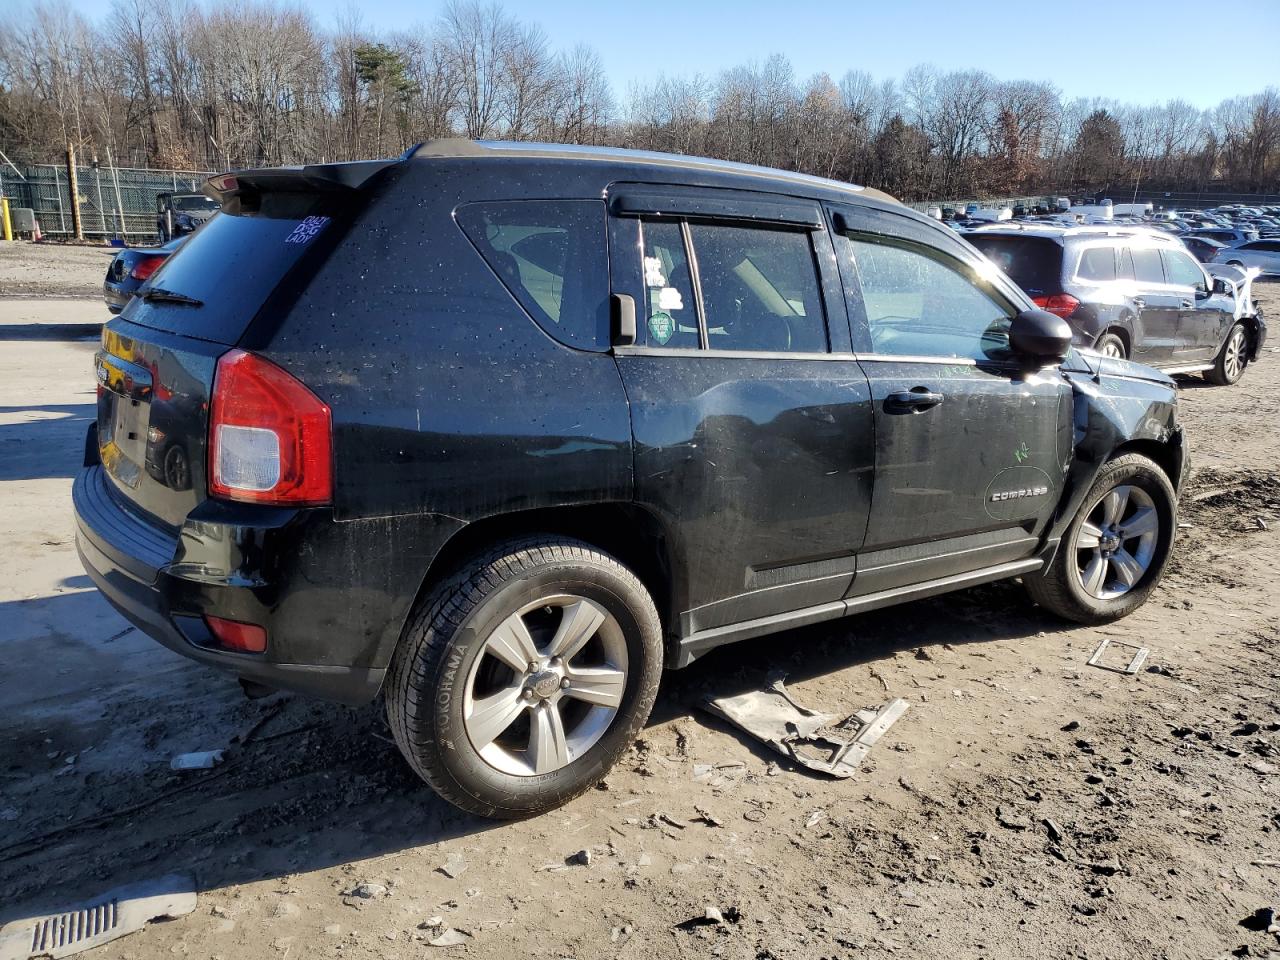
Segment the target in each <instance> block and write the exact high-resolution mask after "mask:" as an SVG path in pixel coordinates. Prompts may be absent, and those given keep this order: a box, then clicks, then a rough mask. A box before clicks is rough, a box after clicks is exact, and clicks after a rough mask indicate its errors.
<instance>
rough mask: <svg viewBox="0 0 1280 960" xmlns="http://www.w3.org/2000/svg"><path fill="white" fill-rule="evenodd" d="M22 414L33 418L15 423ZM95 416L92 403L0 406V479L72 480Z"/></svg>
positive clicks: (80, 461)
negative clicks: (86, 433)
mask: <svg viewBox="0 0 1280 960" xmlns="http://www.w3.org/2000/svg"><path fill="white" fill-rule="evenodd" d="M23 414H26V415H29V416H32V417H33V418H34V419H30V420H18V421H16V422H15V421H14V417H15V416H19V415H23ZM96 416H97V408H96V407H95V405H94V404H92V403H65V404H50V405H47V406H0V480H46V479H51V478H55V477H61V478H67V477H74V476H75V475H76V472H77V471H78V470H79V469H80V467H81V466H82V465H83V459H84V457H83V452H84V437H85V431H86V430H87V429H88V426H89V424H90V423H92V422H93V421H94V419H95V418H96Z"/></svg>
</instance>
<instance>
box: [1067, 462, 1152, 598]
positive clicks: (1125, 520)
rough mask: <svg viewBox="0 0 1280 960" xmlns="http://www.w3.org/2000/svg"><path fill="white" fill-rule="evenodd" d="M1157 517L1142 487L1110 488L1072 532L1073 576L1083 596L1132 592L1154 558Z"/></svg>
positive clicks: (1106, 595) (1100, 596)
mask: <svg viewBox="0 0 1280 960" xmlns="http://www.w3.org/2000/svg"><path fill="white" fill-rule="evenodd" d="M1159 533H1160V515H1159V513H1157V512H1156V505H1155V501H1154V500H1152V498H1151V496H1150V494H1148V493H1147V492H1146V491H1145V490H1143V489H1142V488H1141V487H1136V486H1132V485H1128V484H1126V485H1123V486H1118V487H1115V488H1114V489H1112V490H1109V491H1108V492H1107V493H1106V494H1104V495H1103V497H1102V498H1101V499H1100V500H1099V501H1098V502H1097V503H1095V504H1094V505H1093V507H1092V508H1090V510H1089V512H1088V513H1087V514H1086V515H1085V521H1084V523H1083V524H1081V525H1080V531H1079V533H1077V534H1076V542H1075V551H1076V564H1075V571H1076V576H1077V577H1078V578H1079V581H1080V585H1081V586H1082V587H1083V588H1084V591H1085V593H1087V594H1089V596H1091V597H1093V598H1095V599H1097V600H1114V599H1116V598H1117V597H1122V596H1124V595H1125V594H1126V593H1128V592H1129V591H1130V590H1132V589H1133V588H1134V587H1135V586H1137V584H1138V583H1139V582H1140V581H1141V580H1142V578H1143V577H1144V576H1145V575H1146V572H1147V570H1148V569H1150V567H1151V563H1152V561H1153V560H1154V559H1155V553H1156V540H1157V538H1158V536H1159Z"/></svg>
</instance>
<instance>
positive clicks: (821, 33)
mask: <svg viewBox="0 0 1280 960" xmlns="http://www.w3.org/2000/svg"><path fill="white" fill-rule="evenodd" d="M73 2H74V3H75V4H76V6H78V7H79V8H80V9H81V10H82V11H83V12H84V13H85V14H86V15H88V16H89V17H95V16H97V15H99V14H100V12H101V11H102V10H103V6H104V5H103V4H102V3H101V0H73ZM301 6H303V7H305V8H307V9H309V10H311V11H312V12H313V14H314V15H315V17H316V20H317V22H318V23H319V24H320V25H321V26H325V27H327V26H330V25H331V24H332V23H333V22H334V19H335V17H336V15H337V14H338V12H339V11H343V10H349V9H351V8H352V7H353V3H352V0H309V2H301ZM354 6H356V7H358V8H359V9H360V11H361V15H362V16H363V18H364V20H365V22H366V23H367V24H368V25H369V26H371V27H373V28H381V29H397V28H403V27H407V26H409V25H410V24H412V23H414V22H430V21H431V20H432V19H433V18H434V17H435V15H436V14H437V13H438V12H439V10H440V9H441V7H442V6H443V2H442V0H377V2H376V3H370V4H354ZM503 6H504V7H505V8H506V9H507V10H508V11H510V12H512V13H514V14H516V15H518V16H519V17H520V18H521V19H523V20H526V21H533V22H536V23H539V24H541V26H542V27H543V29H545V30H546V32H547V35H548V37H549V38H550V39H551V41H552V43H553V45H554V46H556V47H557V48H560V49H567V48H569V47H572V46H573V45H574V44H576V43H586V44H589V45H590V46H592V47H594V48H595V49H596V50H597V51H598V52H599V53H600V55H601V57H602V58H603V60H604V62H605V65H606V68H607V69H608V72H609V76H610V80H611V82H612V84H613V88H614V94H615V96H617V98H618V99H619V101H624V100H625V98H626V94H627V91H628V85H629V84H630V83H631V82H632V81H634V80H645V79H648V78H652V77H654V76H656V75H657V74H659V73H664V72H665V73H668V74H691V73H696V72H701V73H703V74H706V75H708V76H714V75H715V74H716V73H717V72H719V71H720V70H721V69H724V68H725V67H729V66H733V65H734V64H738V63H744V62H746V61H750V60H757V61H759V60H763V59H765V58H766V57H767V56H769V55H770V54H772V53H782V54H785V55H786V56H787V57H789V58H790V60H791V62H792V64H793V66H794V67H795V71H796V74H797V76H799V77H807V76H808V75H810V74H812V73H815V72H817V71H820V70H825V71H826V72H827V73H829V74H831V75H832V77H833V78H835V79H837V80H838V79H839V77H840V75H841V74H843V73H844V72H845V71H846V70H849V69H861V70H866V71H868V72H869V73H871V74H872V75H873V76H874V77H875V78H876V79H883V78H884V77H887V76H894V77H899V76H901V75H902V73H903V72H904V71H905V70H907V69H908V68H909V67H911V66H912V65H914V64H916V63H933V64H934V65H936V66H938V67H941V68H944V69H959V68H964V69H967V68H975V67H976V68H981V69H985V70H987V71H989V72H990V73H992V74H994V75H995V76H997V77H999V78H1002V79H1030V80H1047V81H1050V82H1052V83H1054V84H1056V85H1057V86H1058V87H1059V88H1060V89H1062V91H1063V92H1064V93H1065V95H1066V96H1068V97H1076V96H1082V97H1113V98H1116V99H1120V100H1127V101H1132V102H1137V103H1149V102H1157V101H1161V102H1162V101H1165V100H1169V99H1172V98H1175V97H1180V98H1182V99H1184V100H1187V101H1189V102H1191V103H1193V104H1195V105H1197V106H1201V107H1206V106H1212V105H1214V104H1216V103H1217V102H1218V101H1220V100H1222V99H1224V98H1226V97H1230V96H1236V95H1239V94H1247V93H1255V92H1257V91H1259V90H1261V89H1263V88H1264V87H1266V86H1268V85H1275V84H1277V83H1280V68H1277V66H1276V64H1277V62H1278V61H1277V47H1280V0H1230V2H1228V3H1224V4H1221V5H1219V4H1216V3H1212V2H1205V0H1053V2H1047V0H1016V2H1015V0H827V2H820V3H815V2H803V0H771V2H762V0H739V2H732V3H730V2H708V0H643V2H637V3H619V2H617V0H612V2H611V0H539V2H537V3H533V2H530V0H523V2H520V0H510V2H506V3H504V4H503Z"/></svg>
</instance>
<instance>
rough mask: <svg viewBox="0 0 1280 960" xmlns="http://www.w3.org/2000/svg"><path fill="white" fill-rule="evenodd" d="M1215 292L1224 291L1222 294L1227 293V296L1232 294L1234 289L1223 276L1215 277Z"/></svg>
mask: <svg viewBox="0 0 1280 960" xmlns="http://www.w3.org/2000/svg"><path fill="white" fill-rule="evenodd" d="M1213 292H1214V293H1222V294H1226V295H1227V296H1230V295H1231V294H1232V293H1233V292H1234V291H1232V289H1231V284H1229V283H1227V281H1225V280H1223V279H1222V278H1221V277H1214V278H1213Z"/></svg>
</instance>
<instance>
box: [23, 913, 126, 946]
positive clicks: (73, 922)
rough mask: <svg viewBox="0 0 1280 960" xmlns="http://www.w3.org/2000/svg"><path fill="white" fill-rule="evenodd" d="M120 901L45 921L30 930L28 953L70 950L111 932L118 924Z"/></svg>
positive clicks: (47, 918) (64, 914)
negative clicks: (29, 948)
mask: <svg viewBox="0 0 1280 960" xmlns="http://www.w3.org/2000/svg"><path fill="white" fill-rule="evenodd" d="M119 906H120V904H119V901H117V900H110V901H109V902H107V903H99V904H97V905H95V906H92V907H86V908H84V909H83V910H73V911H71V912H70V913H60V914H58V915H57V916H53V917H45V918H44V919H43V920H41V921H40V922H38V923H37V924H36V925H35V927H33V928H32V930H31V952H32V953H33V954H40V953H47V952H49V951H50V950H59V949H61V948H63V947H71V946H75V945H76V944H78V943H80V941H82V940H89V939H91V938H93V937H96V936H99V935H100V934H103V933H107V932H109V931H111V930H114V929H115V927H116V924H118V923H119V922H120V910H119Z"/></svg>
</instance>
